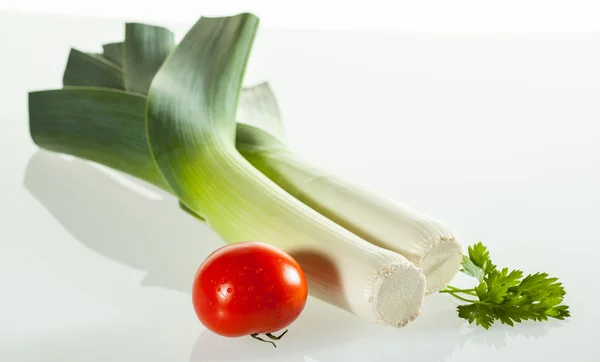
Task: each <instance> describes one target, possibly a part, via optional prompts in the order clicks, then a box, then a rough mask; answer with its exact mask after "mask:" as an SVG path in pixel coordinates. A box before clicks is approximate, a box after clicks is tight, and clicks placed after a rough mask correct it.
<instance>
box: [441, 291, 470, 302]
mask: <svg viewBox="0 0 600 362" xmlns="http://www.w3.org/2000/svg"><path fill="white" fill-rule="evenodd" d="M440 293H448V294H450V295H451V296H453V297H455V298H458V299H460V300H462V301H463V302H468V303H477V302H479V301H478V300H473V299H467V298H463V297H461V296H460V295H457V294H455V293H454V291H453V290H446V289H444V290H440Z"/></svg>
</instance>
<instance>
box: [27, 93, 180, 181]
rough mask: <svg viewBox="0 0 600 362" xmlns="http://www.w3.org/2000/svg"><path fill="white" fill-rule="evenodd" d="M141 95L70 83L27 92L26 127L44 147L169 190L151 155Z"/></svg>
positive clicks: (144, 103) (143, 100)
mask: <svg viewBox="0 0 600 362" xmlns="http://www.w3.org/2000/svg"><path fill="white" fill-rule="evenodd" d="M145 107H146V99H145V98H144V97H141V96H137V95H135V94H128V93H125V92H123V91H118V90H113V89H105V88H92V87H70V88H64V89H58V90H46V91H38V92H31V93H30V94H29V120H30V121H29V129H30V133H31V137H32V139H33V141H34V142H35V143H36V144H37V145H38V146H40V147H43V148H45V149H48V150H51V151H55V152H61V153H66V154H70V155H73V156H77V157H81V158H84V159H87V160H92V161H94V162H98V163H100V164H103V165H105V166H108V167H111V168H114V169H116V170H119V171H122V172H126V173H128V174H131V175H133V176H136V177H138V178H140V179H143V180H146V181H148V182H150V183H152V184H155V185H156V186H158V187H161V188H164V189H167V190H168V185H167V184H166V182H165V181H164V179H163V178H162V176H161V175H160V173H159V172H158V170H157V168H156V164H155V163H154V161H153V160H152V156H151V154H150V149H149V148H148V141H147V138H146V129H145V122H144V109H145Z"/></svg>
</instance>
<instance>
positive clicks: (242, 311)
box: [192, 242, 308, 337]
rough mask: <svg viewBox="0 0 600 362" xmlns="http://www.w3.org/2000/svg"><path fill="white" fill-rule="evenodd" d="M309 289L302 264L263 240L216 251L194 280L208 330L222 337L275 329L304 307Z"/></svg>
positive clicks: (199, 309)
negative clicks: (262, 241)
mask: <svg viewBox="0 0 600 362" xmlns="http://www.w3.org/2000/svg"><path fill="white" fill-rule="evenodd" d="M307 296H308V287H307V284H306V279H305V277H304V273H303V271H302V269H301V268H300V265H298V263H297V262H296V261H295V260H294V259H293V258H292V257H291V256H289V255H288V254H286V253H285V252H283V251H281V250H279V249H277V248H275V247H273V246H270V245H267V244H263V243H259V242H240V243H235V244H230V245H227V246H224V247H221V248H219V249H217V250H216V251H214V252H213V253H212V254H211V255H209V256H208V258H206V260H205V261H204V262H203V263H202V265H200V268H199V269H198V272H197V273H196V276H195V278H194V285H193V289H192V301H193V304H194V310H195V312H196V315H197V316H198V318H199V319H200V321H201V322H202V324H204V326H205V327H206V328H208V329H209V330H211V331H213V332H214V333H217V334H219V335H222V336H227V337H239V336H245V335H249V334H254V333H272V332H275V331H278V330H281V329H283V328H285V327H287V326H288V325H290V324H291V323H292V322H293V321H294V320H296V318H297V317H298V315H300V312H302V310H303V309H304V305H305V304H306V298H307Z"/></svg>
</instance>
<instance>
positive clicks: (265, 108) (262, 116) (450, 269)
mask: <svg viewBox="0 0 600 362" xmlns="http://www.w3.org/2000/svg"><path fill="white" fill-rule="evenodd" d="M131 29H136V32H134V31H132V30H131ZM132 33H133V34H136V33H137V34H136V35H137V36H132V35H131V34H132ZM173 38H174V37H173V35H172V33H170V32H169V31H168V30H166V29H164V28H160V27H155V26H151V25H145V24H127V26H126V37H125V42H124V43H112V44H108V45H105V54H104V55H105V57H107V58H110V59H114V58H115V57H117V56H121V57H123V55H122V51H120V50H121V49H123V44H125V48H126V49H127V48H129V51H126V52H125V53H126V54H129V56H128V57H127V58H128V59H129V58H134V59H135V58H137V59H138V60H137V62H135V63H134V62H132V61H130V63H131V64H137V65H138V67H137V68H139V69H137V68H136V67H134V66H130V67H126V71H123V69H121V70H120V71H121V72H124V73H125V76H124V78H125V79H127V78H132V76H128V75H127V73H128V72H129V71H134V70H135V74H136V75H137V78H142V79H144V80H145V81H144V86H142V87H138V89H137V91H138V92H139V93H140V94H142V93H146V92H147V88H148V87H147V84H149V81H150V80H151V79H152V78H153V77H154V75H155V73H156V70H157V69H158V66H157V64H159V63H162V61H164V58H166V54H167V53H168V52H169V49H171V48H174V43H173V41H172V39H173ZM147 44H158V45H157V46H156V47H157V48H158V49H159V51H157V50H154V47H152V46H148V45H147ZM80 54H83V53H81V52H80ZM117 62H118V63H123V62H125V63H127V59H124V60H123V59H121V60H119V61H117ZM88 63H89V67H88V68H87V69H84V68H79V67H78V68H75V69H71V67H70V66H69V65H67V69H66V74H67V73H73V72H76V71H85V72H84V73H83V74H80V75H79V76H78V77H77V78H78V79H86V81H85V82H84V81H82V82H80V83H78V84H77V85H89V84H90V81H96V78H97V77H94V76H93V75H94V74H95V73H97V72H101V71H102V69H94V67H93V65H94V64H93V63H92V62H91V61H90V62H88ZM145 63H150V65H147V64H145ZM140 69H144V71H140ZM95 85H98V86H106V85H105V84H104V83H103V82H98V81H96V84H95ZM134 85H135V84H134ZM237 118H238V120H239V122H241V124H242V126H241V127H239V128H238V130H237V133H238V134H237V137H236V140H237V143H236V147H237V149H238V150H239V151H240V152H241V153H242V155H243V156H244V157H245V158H246V159H247V160H248V161H250V162H251V163H252V165H253V166H254V167H256V168H257V169H259V170H260V171H261V172H262V173H263V174H265V175H266V176H267V177H269V178H270V179H271V180H273V181H274V182H275V183H277V184H278V185H279V186H280V187H282V188H283V189H284V190H286V191H287V192H288V193H290V194H292V195H293V196H294V197H296V198H297V199H299V200H300V201H302V202H304V203H305V204H306V205H308V206H310V207H311V208H313V209H315V210H317V211H318V212H320V213H321V214H323V215H324V216H326V217H328V218H329V219H331V220H332V221H334V222H336V223H337V224H339V225H341V226H343V227H344V228H346V229H348V230H350V231H352V232H353V233H355V234H357V235H358V236H360V237H362V238H363V239H365V240H367V241H369V242H371V243H373V244H375V245H378V246H381V247H383V248H385V249H389V250H392V251H395V252H397V253H399V254H402V255H403V256H405V257H406V258H407V259H409V260H410V261H411V262H413V263H414V264H415V265H416V266H418V267H419V268H421V269H422V271H423V273H424V274H425V276H426V278H427V291H428V293H432V292H436V291H439V290H440V289H442V288H443V287H445V286H446V285H447V284H448V283H449V282H450V281H451V280H452V279H453V278H454V276H455V275H456V274H457V272H458V271H459V270H460V264H461V260H462V252H463V250H462V243H461V242H460V237H459V235H458V234H457V233H456V231H455V230H453V229H452V228H451V227H450V226H449V225H447V224H446V223H444V222H442V221H440V220H437V219H435V218H432V217H430V216H428V215H425V214H423V213H421V212H419V211H417V210H415V209H413V208H412V207H410V206H409V205H406V204H403V203H400V202H396V201H394V200H390V199H388V198H385V197H384V196H382V195H379V194H377V193H375V192H373V191H371V190H368V189H366V188H364V187H362V186H360V185H356V184H354V183H352V182H350V181H348V180H343V179H341V178H339V177H336V176H335V175H332V174H331V173H328V172H326V171H325V170H322V169H320V168H318V167H315V166H314V165H311V164H310V163H308V162H306V161H304V160H302V159H301V158H300V157H299V156H298V155H296V154H295V153H294V152H293V151H292V150H291V149H290V148H289V147H288V146H287V145H286V144H285V138H284V132H283V127H282V121H281V116H280V113H279V109H278V105H277V101H276V100H275V97H274V95H273V93H272V91H271V89H270V87H269V85H268V84H267V83H263V84H261V85H260V86H257V87H251V88H247V89H244V91H243V92H242V95H241V99H240V101H239V106H238V113H237ZM244 124H248V125H252V126H254V127H250V128H248V127H244V126H243V125H244Z"/></svg>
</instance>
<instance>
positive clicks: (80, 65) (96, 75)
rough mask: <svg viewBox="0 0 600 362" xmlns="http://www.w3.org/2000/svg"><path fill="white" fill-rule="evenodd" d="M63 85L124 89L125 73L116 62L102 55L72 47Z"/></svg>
mask: <svg viewBox="0 0 600 362" xmlns="http://www.w3.org/2000/svg"><path fill="white" fill-rule="evenodd" d="M63 85H64V86H77V85H81V86H98V87H106V88H114V89H124V83H123V73H122V72H121V69H120V68H119V67H118V66H117V65H116V64H114V63H112V62H111V61H109V60H107V59H105V58H104V57H102V56H99V55H93V54H87V53H84V52H82V51H79V50H77V49H71V52H70V53H69V59H68V60H67V66H66V68H65V72H64V75H63Z"/></svg>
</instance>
